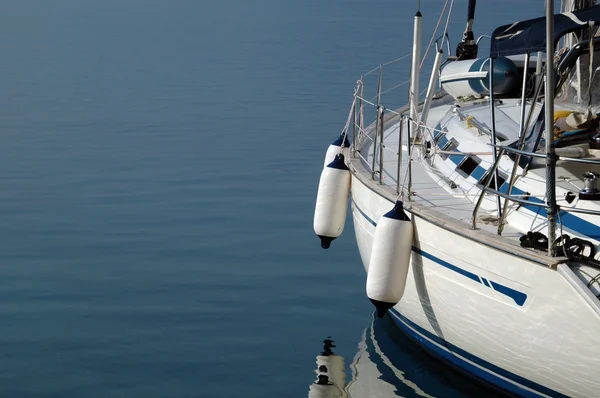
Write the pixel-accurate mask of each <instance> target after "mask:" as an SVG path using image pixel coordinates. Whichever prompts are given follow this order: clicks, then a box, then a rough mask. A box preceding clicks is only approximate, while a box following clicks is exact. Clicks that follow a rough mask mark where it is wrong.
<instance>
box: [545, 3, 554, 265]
mask: <svg viewBox="0 0 600 398" xmlns="http://www.w3.org/2000/svg"><path fill="white" fill-rule="evenodd" d="M545 97H546V104H545V110H546V113H545V121H544V125H545V127H546V204H547V205H548V209H547V217H548V256H550V257H552V256H553V245H554V241H555V240H556V213H557V209H556V168H555V167H556V154H555V151H554V1H553V0H546V90H545Z"/></svg>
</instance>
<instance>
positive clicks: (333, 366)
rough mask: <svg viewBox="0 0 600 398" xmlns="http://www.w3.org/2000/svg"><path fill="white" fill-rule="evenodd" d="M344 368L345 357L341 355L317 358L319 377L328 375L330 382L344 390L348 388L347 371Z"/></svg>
mask: <svg viewBox="0 0 600 398" xmlns="http://www.w3.org/2000/svg"><path fill="white" fill-rule="evenodd" d="M344 366H345V365H344V357H342V356H340V355H337V354H331V355H319V356H317V375H319V374H326V375H327V376H328V377H329V381H330V382H332V383H333V384H335V385H337V386H338V387H340V388H342V389H343V388H344V387H345V386H346V371H345V369H344Z"/></svg>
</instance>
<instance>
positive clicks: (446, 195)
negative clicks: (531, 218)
mask: <svg viewBox="0 0 600 398" xmlns="http://www.w3.org/2000/svg"><path fill="white" fill-rule="evenodd" d="M433 111H434V110H433V109H432V112H433ZM399 125H400V122H399V120H398V119H397V118H396V120H395V121H394V120H393V118H391V119H390V121H389V123H388V122H386V128H385V129H384V143H385V149H384V151H383V161H382V164H383V176H382V178H381V182H380V178H379V173H378V172H376V173H375V175H374V176H373V174H372V172H371V170H372V166H373V156H374V155H375V154H374V151H373V140H372V138H371V137H372V134H368V135H363V137H364V138H363V142H362V143H361V145H359V148H360V150H359V151H357V154H356V157H353V155H352V154H350V162H349V165H350V168H351V170H352V171H353V173H354V175H355V176H356V177H358V178H360V180H361V182H363V183H365V184H366V185H367V186H368V187H369V188H370V189H371V190H373V191H375V192H377V193H379V194H380V195H382V196H384V197H386V198H387V199H389V200H390V201H391V202H394V201H395V200H396V199H397V197H398V192H399V190H401V189H399V187H402V186H404V187H405V192H407V190H408V177H407V170H408V158H409V156H408V142H407V138H406V136H407V134H403V137H402V139H403V142H402V143H401V144H402V145H401V146H400V145H399V144H400V143H399V138H400V134H399ZM369 129H370V132H371V133H372V132H373V131H374V126H370V127H369V128H368V129H367V133H368V132H369ZM399 148H402V149H401V151H402V161H401V167H400V172H398V149H399ZM416 156H418V155H417V151H413V160H414V159H415V157H416ZM375 162H376V167H375V170H379V162H380V158H379V154H377V156H376V159H375ZM425 167H426V166H425V165H423V164H422V163H421V162H418V161H413V162H412V165H411V168H412V170H411V174H412V180H411V186H410V191H411V193H412V194H411V196H410V200H409V199H408V198H407V197H406V196H407V195H406V194H405V197H404V203H405V207H407V208H409V209H413V210H416V211H418V212H424V213H426V214H427V217H429V218H431V217H433V218H435V219H436V220H437V221H438V222H439V223H440V224H444V225H445V226H446V227H447V228H448V229H453V230H455V231H457V232H458V233H461V234H463V235H470V236H471V237H473V238H474V239H477V240H480V241H484V242H486V243H487V244H490V245H492V246H495V247H497V248H498V249H500V250H509V251H513V252H518V253H519V255H520V256H526V257H529V258H531V259H533V260H535V261H536V262H538V263H543V264H545V265H548V266H555V265H556V264H558V263H560V262H563V261H564V260H565V259H564V258H562V257H554V258H550V257H547V256H546V255H545V254H544V253H542V252H540V251H536V250H533V249H524V248H522V247H521V246H520V243H519V237H521V236H522V235H523V232H521V231H520V230H518V229H516V228H514V227H513V226H511V225H510V224H508V223H506V224H505V226H504V230H503V232H502V236H501V237H500V236H498V219H497V215H496V212H495V211H494V212H490V211H486V210H485V209H484V208H481V209H479V211H478V213H477V229H476V230H473V210H474V208H475V204H474V202H476V200H477V197H470V196H469V194H468V193H466V192H464V191H462V190H461V189H460V188H459V189H457V190H455V191H456V192H455V193H451V192H448V191H447V190H446V189H444V188H443V187H442V186H440V185H439V184H438V181H436V180H435V179H434V178H432V177H434V175H432V174H431V173H433V171H432V170H430V172H431V173H430V172H428V170H427V169H426V168H425ZM398 178H399V179H400V184H398ZM444 178H445V177H444V176H441V175H440V176H439V179H444Z"/></svg>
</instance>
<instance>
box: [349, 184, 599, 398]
mask: <svg viewBox="0 0 600 398" xmlns="http://www.w3.org/2000/svg"><path fill="white" fill-rule="evenodd" d="M406 205H407V214H409V216H411V217H412V218H413V219H414V224H415V243H414V246H413V252H412V256H411V265H410V269H409V273H408V279H407V283H406V290H405V292H404V296H403V297H402V299H401V300H400V302H399V303H398V304H397V305H396V306H395V307H394V309H393V310H392V314H391V316H392V318H393V319H394V321H395V322H396V323H397V324H398V325H399V326H400V327H401V328H402V329H403V330H404V331H405V332H406V333H407V334H408V335H409V336H411V337H412V338H414V339H415V340H417V341H418V342H419V343H421V345H423V347H424V348H426V349H427V350H428V351H430V352H432V353H433V354H435V355H436V356H438V357H441V358H442V359H444V360H446V361H447V362H450V363H451V364H453V365H454V366H456V367H458V368H460V369H461V370H462V371H464V372H466V373H468V374H470V375H473V376H476V377H478V378H480V379H482V380H485V381H486V382H489V383H492V384H494V385H496V386H497V387H500V388H502V389H504V390H506V391H510V392H512V393H514V394H518V395H520V396H534V397H545V396H551V397H554V396H558V397H564V396H573V397H593V396H600V380H599V379H598V376H597V372H598V369H599V368H600V316H599V315H598V312H597V309H595V308H594V306H593V305H591V304H590V303H589V302H586V300H584V298H583V297H582V295H581V294H580V293H578V292H577V291H576V289H575V288H573V285H572V284H570V283H569V281H568V280H567V278H565V277H564V276H563V275H561V273H559V272H557V271H556V270H553V269H550V268H548V267H545V266H542V265H540V264H537V263H535V262H534V261H532V260H529V259H527V258H523V257H520V256H516V255H513V254H511V253H507V252H504V251H500V250H497V249H495V248H493V247H492V246H493V245H487V244H485V243H482V242H481V241H479V242H478V241H476V240H474V239H472V237H467V236H462V235H461V234H459V233H456V232H453V231H452V230H451V228H447V227H445V225H444V224H443V223H440V222H439V221H437V220H432V219H427V218H425V217H422V216H419V215H416V214H415V212H411V210H410V202H406ZM392 206H393V202H392V201H391V200H390V199H389V198H386V197H384V196H382V195H381V194H379V193H376V192H375V191H374V190H372V189H371V188H370V187H369V186H367V185H366V184H364V183H363V182H362V181H361V179H360V178H359V177H358V176H357V173H353V177H352V216H353V220H354V227H355V228H354V229H355V233H356V240H357V243H358V248H359V251H360V255H361V258H362V262H363V264H364V266H365V269H367V268H368V264H369V260H370V255H371V247H372V243H373V236H374V232H375V225H376V223H377V221H378V220H379V219H380V218H381V216H382V215H383V214H384V213H386V212H387V211H389V209H391V208H392Z"/></svg>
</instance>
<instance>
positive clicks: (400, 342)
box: [308, 315, 503, 398]
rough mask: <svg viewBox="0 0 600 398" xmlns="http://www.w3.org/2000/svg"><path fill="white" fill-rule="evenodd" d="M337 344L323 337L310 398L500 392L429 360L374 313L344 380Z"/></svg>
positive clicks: (452, 397) (386, 319)
mask: <svg viewBox="0 0 600 398" xmlns="http://www.w3.org/2000/svg"><path fill="white" fill-rule="evenodd" d="M335 347H336V346H335V344H334V341H333V340H332V339H331V337H328V338H327V339H325V340H324V341H323V351H322V352H321V353H320V354H319V355H318V356H317V362H316V363H317V368H316V374H317V378H316V380H315V381H314V383H313V384H311V385H310V387H309V393H308V397H309V398H387V397H444V398H446V397H448V398H458V397H461V398H462V397H465V398H466V397H481V396H485V397H489V398H492V397H501V396H503V395H500V394H498V393H497V392H495V391H493V390H489V389H487V388H486V387H485V386H483V385H480V384H474V383H473V382H472V381H471V380H470V379H467V378H465V377H464V376H462V375H460V374H458V373H456V372H454V371H452V370H451V369H450V368H448V367H447V366H446V365H444V364H442V363H441V362H439V361H437V360H435V359H433V358H431V357H430V356H429V355H427V354H426V353H425V352H424V351H422V350H421V349H420V348H419V347H418V346H417V345H415V343H414V342H413V341H411V340H410V339H409V338H408V337H407V336H406V335H404V333H402V331H401V330H399V329H398V328H397V327H396V326H395V325H394V324H393V322H392V320H391V319H389V316H388V315H386V316H385V317H384V318H382V319H379V318H377V317H372V319H371V322H370V324H369V326H368V327H367V328H366V329H365V331H364V332H363V336H362V340H361V341H360V343H359V344H358V352H357V353H356V355H355V356H354V359H353V360H352V363H351V364H350V365H349V371H350V372H349V374H350V380H349V381H348V383H346V379H347V376H346V369H345V365H344V358H343V357H342V356H340V355H337V354H336V353H335V352H334V351H333V350H332V349H333V348H335Z"/></svg>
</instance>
